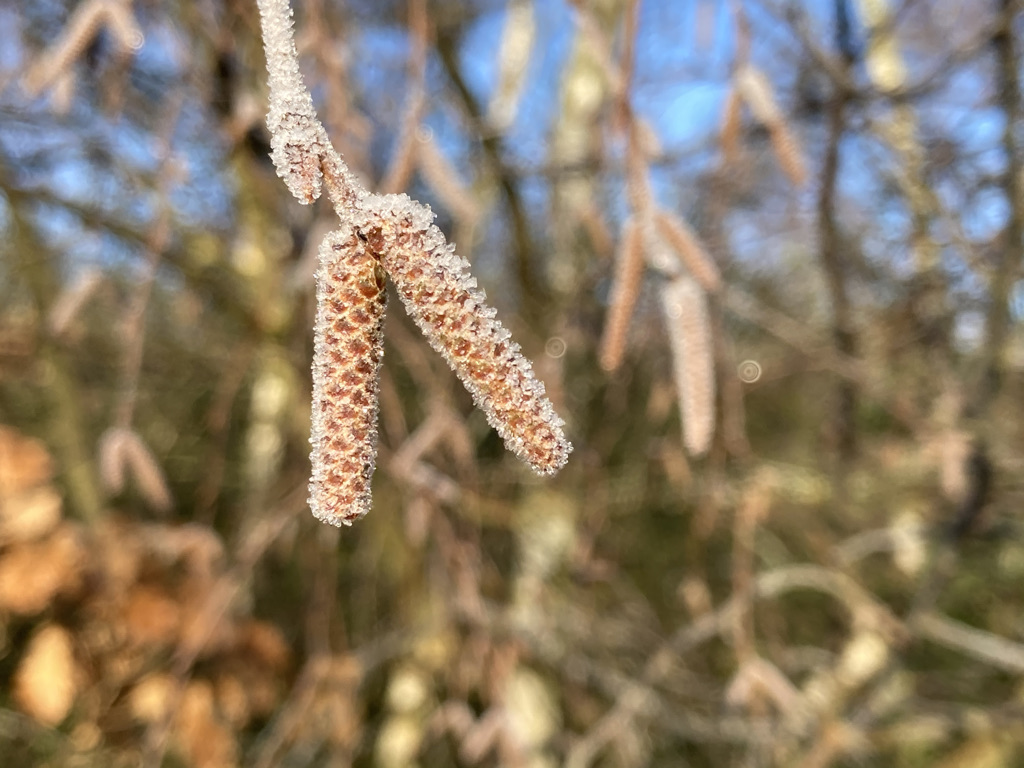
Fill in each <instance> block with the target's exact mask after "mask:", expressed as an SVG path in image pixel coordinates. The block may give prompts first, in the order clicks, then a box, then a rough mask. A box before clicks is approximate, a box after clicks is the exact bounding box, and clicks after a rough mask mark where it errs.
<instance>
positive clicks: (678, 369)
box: [661, 277, 715, 456]
mask: <svg viewBox="0 0 1024 768" xmlns="http://www.w3.org/2000/svg"><path fill="white" fill-rule="evenodd" d="M661 307H662V311H663V312H664V314H665V325H666V327H667V328H668V337H669V341H670V343H671V348H672V359H673V365H674V367H675V378H676V389H677V391H678V394H679V410H680V411H681V413H682V420H683V443H684V444H685V445H686V450H687V451H688V452H689V453H690V455H691V456H700V455H701V454H703V453H705V452H706V451H707V449H708V447H709V446H710V445H711V438H712V436H713V435H714V431H715V360H714V349H713V347H712V343H711V323H710V320H709V318H708V306H707V298H706V295H705V293H704V291H703V290H702V289H701V287H700V286H699V285H697V283H696V282H695V281H693V280H692V279H690V278H688V277H678V278H676V279H675V280H672V281H670V282H668V283H666V284H665V285H664V287H663V288H662V291H661Z"/></svg>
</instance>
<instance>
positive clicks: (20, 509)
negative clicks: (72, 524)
mask: <svg viewBox="0 0 1024 768" xmlns="http://www.w3.org/2000/svg"><path fill="white" fill-rule="evenodd" d="M61 506H62V502H61V498H60V494H59V493H57V491H56V490H54V488H53V486H50V485H44V486H41V487H39V488H34V489H32V490H30V491H23V492H21V493H17V494H14V495H12V496H6V497H2V496H0V546H3V545H6V544H12V543H15V544H17V543H21V542H28V541H36V540H37V539H41V538H42V537H43V536H46V535H47V534H48V533H50V532H51V531H52V530H53V529H54V528H56V527H57V524H58V523H60V518H61Z"/></svg>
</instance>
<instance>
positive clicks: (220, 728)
mask: <svg viewBox="0 0 1024 768" xmlns="http://www.w3.org/2000/svg"><path fill="white" fill-rule="evenodd" d="M176 726H177V727H176V733H175V735H176V737H177V742H178V746H179V747H180V748H181V750H182V752H183V753H184V755H185V758H186V759H187V761H188V764H189V766H191V768H231V766H235V765H238V743H237V742H236V740H235V734H234V733H233V732H232V731H231V729H230V728H228V727H227V726H226V725H225V724H224V722H223V720H222V719H221V717H220V713H219V712H218V711H217V708H216V706H215V705H214V696H213V687H212V686H211V685H210V683H208V682H206V681H193V682H191V683H189V684H188V687H187V688H186V689H185V692H184V694H183V695H182V697H181V706H180V708H179V709H178V718H177V722H176Z"/></svg>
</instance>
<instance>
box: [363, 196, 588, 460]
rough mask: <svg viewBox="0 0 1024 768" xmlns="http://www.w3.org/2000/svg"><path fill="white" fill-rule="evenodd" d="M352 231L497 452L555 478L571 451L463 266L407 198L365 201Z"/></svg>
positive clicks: (538, 386) (525, 364) (424, 211)
mask: <svg viewBox="0 0 1024 768" xmlns="http://www.w3.org/2000/svg"><path fill="white" fill-rule="evenodd" d="M361 208H362V211H363V212H364V213H363V215H362V216H358V215H357V216H354V217H353V224H354V225H355V226H356V228H357V230H358V231H359V232H360V235H361V236H364V237H366V238H367V244H368V246H369V248H370V249H371V251H372V252H373V253H374V254H375V255H376V256H377V257H378V258H380V260H381V265H382V266H383V267H384V269H385V270H386V271H387V273H388V276H389V277H390V278H391V279H392V280H393V281H394V283H395V287H396V288H397V289H398V295H399V296H400V297H401V299H402V302H403V303H404V304H405V308H406V310H407V311H408V312H409V316H410V317H412V319H413V320H414V321H415V322H416V324H417V325H418V326H419V328H420V330H421V331H422V332H423V335H424V336H426V337H427V340H428V341H429V342H430V345H431V346H432V347H433V348H434V349H435V350H437V351H438V352H440V353H441V355H442V356H443V357H444V359H445V360H447V361H448V364H449V365H450V366H451V367H452V370H454V371H455V374H456V375H457V376H458V377H459V378H460V379H461V380H462V383H463V384H464V385H465V386H466V389H467V390H469V393H470V394H471V395H472V396H473V401H474V402H475V403H476V406H477V407H478V408H479V409H480V410H482V411H483V412H484V415H485V416H486V417H487V421H488V423H489V424H490V425H491V426H492V427H494V429H495V430H496V431H497V433H498V434H499V435H500V436H501V438H502V439H503V440H504V441H505V446H506V447H507V448H508V449H509V450H510V451H512V452H513V453H515V454H516V455H517V456H518V457H519V458H520V459H522V460H523V461H525V462H526V463H527V464H529V465H530V466H531V467H532V468H533V469H534V471H536V472H538V473H539V474H542V475H550V474H554V473H555V472H557V471H558V470H559V469H561V468H562V467H563V466H564V465H565V462H566V460H567V459H568V456H569V452H570V451H571V450H572V445H571V444H570V443H569V441H568V440H566V439H565V435H564V434H563V433H562V425H563V423H564V422H563V421H562V420H561V419H560V418H559V417H558V416H557V415H556V414H555V411H554V408H553V407H552V405H551V402H550V401H549V400H548V398H547V397H546V396H545V391H544V385H543V384H542V383H541V382H540V381H538V379H537V378H536V376H534V373H533V367H532V366H531V365H530V361H529V360H527V359H526V358H525V357H524V356H523V354H522V352H521V351H520V348H519V345H518V344H516V343H515V342H514V341H512V339H511V334H510V333H509V332H508V330H507V329H506V328H505V327H504V326H502V324H501V323H500V322H498V320H496V319H495V314H496V313H495V311H494V309H493V308H491V307H489V306H487V303H486V297H485V295H484V292H483V291H482V290H481V289H480V288H478V287H477V283H476V280H475V279H474V278H473V277H471V276H470V275H469V264H468V263H467V262H466V260H465V259H463V258H461V257H459V256H456V255H455V252H454V247H453V246H450V245H447V244H446V243H445V239H444V235H442V234H441V231H440V230H439V229H438V228H437V227H435V226H434V225H433V223H432V221H433V214H432V213H431V212H430V209H429V208H427V207H426V206H423V205H419V204H418V203H414V202H413V201H412V200H410V199H409V197H408V196H407V195H386V196H383V197H382V196H377V195H371V196H368V197H367V198H365V200H364V201H362V203H361Z"/></svg>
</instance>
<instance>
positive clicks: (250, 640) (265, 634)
mask: <svg viewBox="0 0 1024 768" xmlns="http://www.w3.org/2000/svg"><path fill="white" fill-rule="evenodd" d="M238 644H239V648H240V650H242V651H243V652H245V653H246V655H247V656H249V657H251V658H252V659H253V661H255V662H256V663H258V664H261V665H262V666H264V667H266V668H267V669H269V670H271V671H273V672H275V673H282V672H284V671H285V670H287V669H288V665H289V664H290V663H291V651H290V649H289V647H288V643H287V641H286V640H285V639H284V635H282V634H281V630H279V629H278V628H277V627H275V626H274V625H273V624H269V623H267V622H265V621H259V620H257V619H252V620H249V621H246V622H244V623H243V624H242V625H241V626H240V627H239V628H238Z"/></svg>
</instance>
